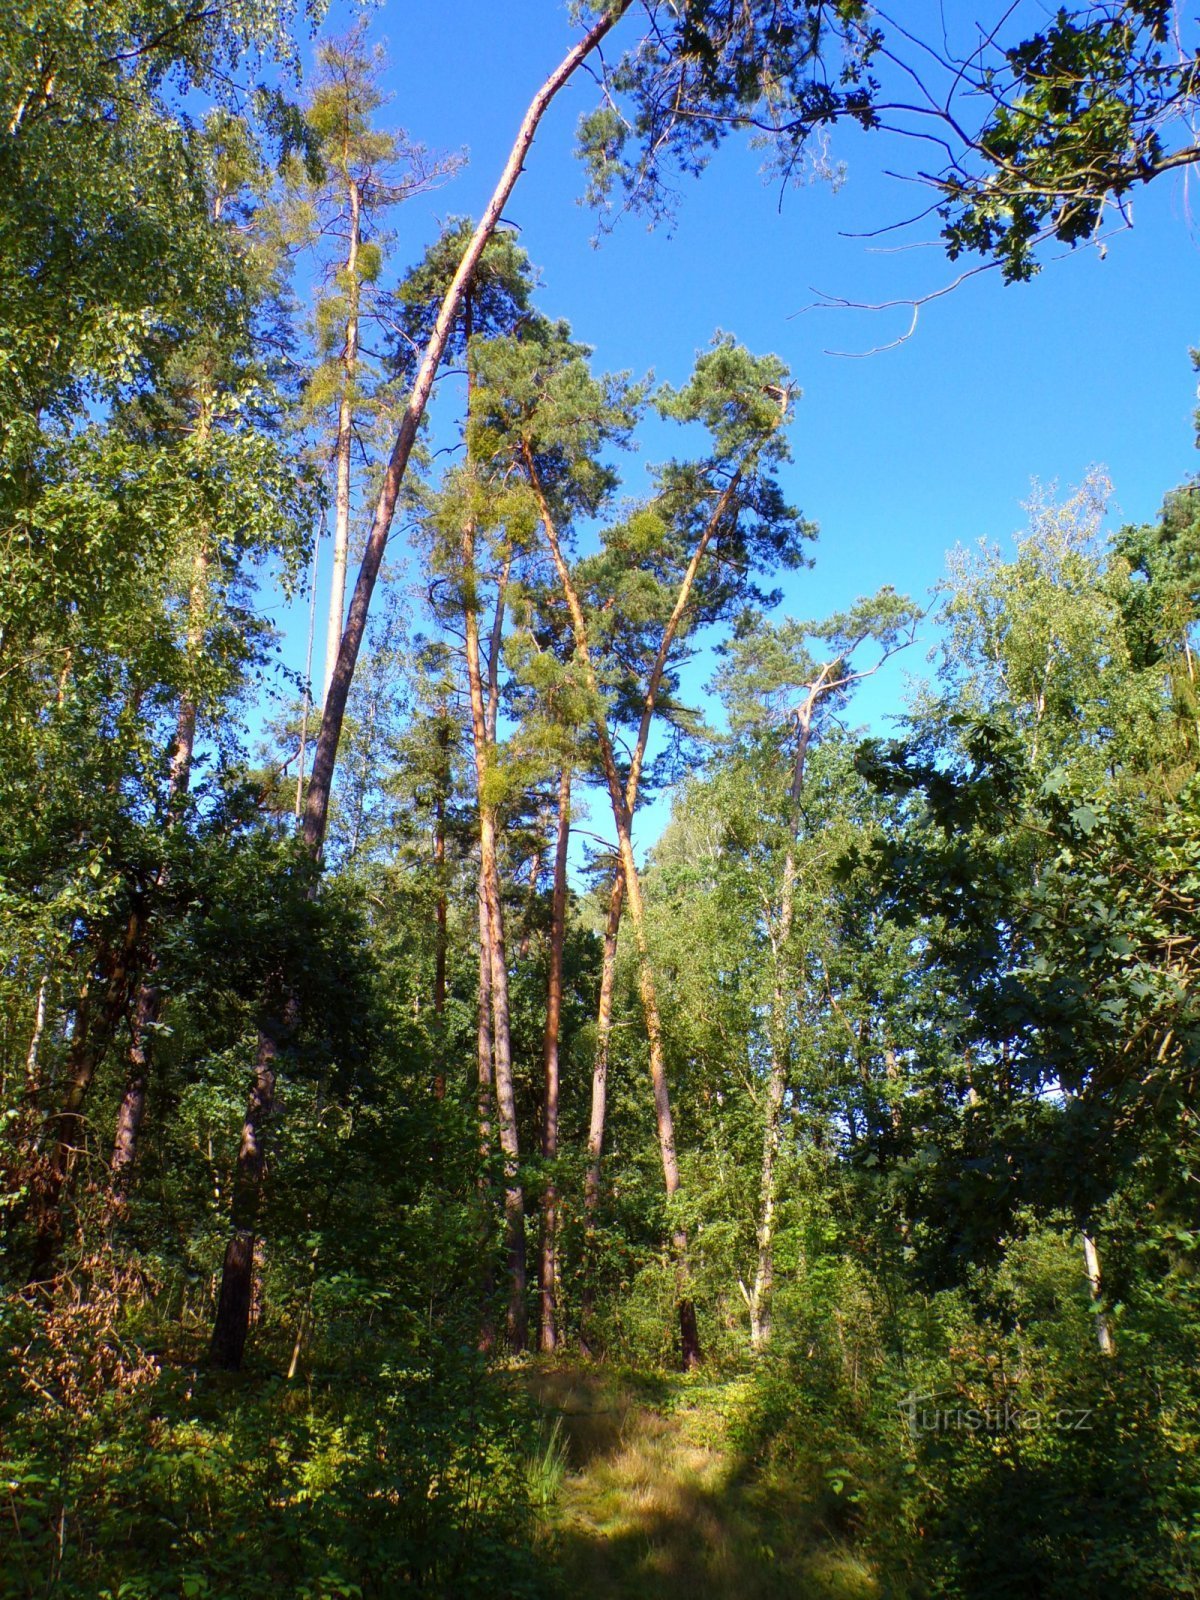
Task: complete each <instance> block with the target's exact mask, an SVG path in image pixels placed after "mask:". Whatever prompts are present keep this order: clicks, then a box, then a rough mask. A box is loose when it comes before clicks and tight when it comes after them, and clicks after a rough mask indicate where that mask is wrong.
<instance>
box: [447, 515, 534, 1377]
mask: <svg viewBox="0 0 1200 1600" xmlns="http://www.w3.org/2000/svg"><path fill="white" fill-rule="evenodd" d="M462 572H463V585H464V590H465V603H464V607H463V612H464V637H465V646H466V648H465V654H466V664H467V686H468V690H469V695H470V703H471V740H472V745H473V748H474V753H475V779H476V789H477V793H478V796H479V873H480V887H481V894H482V900H483V904H484V907H485V909H486V914H487V947H488V958H489V960H488V987H489V992H490V995H491V1057H492V1066H493V1072H494V1086H495V1097H496V1122H497V1134H498V1137H499V1142H500V1151H501V1156H502V1159H503V1162H504V1222H505V1243H506V1248H507V1255H508V1271H509V1304H508V1321H507V1332H508V1341H509V1345H510V1347H511V1348H512V1349H513V1350H523V1349H524V1348H525V1341H526V1334H527V1327H526V1324H527V1314H526V1309H525V1282H526V1277H525V1197H524V1195H523V1193H522V1190H521V1184H520V1177H519V1162H520V1148H519V1140H518V1135H517V1111H516V1097H515V1095H514V1092H513V1078H512V1035H511V1026H510V1021H509V1002H508V959H507V953H506V949H505V939H504V905H503V900H502V896H501V887H500V865H499V857H498V852H497V844H496V808H495V806H494V804H493V803H492V801H491V799H490V797H489V772H490V766H491V759H492V751H493V749H494V744H495V718H496V714H497V709H498V698H499V680H498V673H499V645H500V635H501V631H502V628H503V616H504V604H505V587H506V578H507V574H506V573H505V574H504V575H503V576H502V577H501V581H500V584H499V591H498V594H497V598H496V614H495V619H494V621H493V625H492V638H491V645H492V648H491V651H490V654H489V660H488V695H487V699H486V700H485V697H484V683H483V670H482V663H481V652H480V647H479V612H478V604H477V599H476V592H475V591H476V584H477V581H478V574H477V570H476V565H475V529H474V526H473V524H471V523H469V522H468V523H467V524H466V525H465V526H464V529H463V534H462ZM481 1049H482V1044H481Z"/></svg>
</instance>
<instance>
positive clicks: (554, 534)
mask: <svg viewBox="0 0 1200 1600" xmlns="http://www.w3.org/2000/svg"><path fill="white" fill-rule="evenodd" d="M527 465H528V466H529V468H530V478H531V482H532V484H533V486H534V490H535V493H536V494H537V496H538V500H539V503H540V510H541V516H542V525H543V528H544V529H545V533H546V541H547V543H548V544H549V546H550V554H551V557H552V559H553V561H554V568H555V571H556V573H557V574H558V580H559V583H560V585H561V586H562V591H563V596H564V598H565V600H566V602H567V610H568V611H569V613H570V616H571V626H572V629H573V632H574V636H575V650H576V654H577V655H578V656H579V659H580V662H581V664H582V666H583V669H584V675H585V678H586V681H587V685H588V688H589V690H590V691H591V694H592V696H593V700H594V703H595V706H596V715H595V727H596V742H597V744H598V745H599V747H600V759H601V762H602V765H603V768H604V775H605V779H606V781H607V784H608V793H609V799H610V800H611V802H612V811H613V821H614V823H615V825H616V829H617V844H618V849H619V853H620V860H621V872H622V875H623V877H624V879H625V898H626V899H627V901H628V903H629V919H630V921H631V922H632V924H633V934H634V942H635V944H636V947H637V955H638V993H639V995H640V997H641V1002H642V1015H643V1017H644V1019H645V1024H646V1039H647V1043H648V1045H649V1050H650V1079H651V1085H652V1088H653V1093H654V1120H655V1125H656V1127H657V1130H658V1148H659V1157H660V1159H661V1161H662V1169H663V1180H664V1183H665V1186H666V1191H667V1198H668V1199H669V1200H673V1199H674V1197H675V1195H676V1194H677V1193H678V1191H679V1162H678V1158H677V1156H676V1152H675V1126H674V1119H673V1117H672V1114H671V1097H670V1092H669V1089H668V1086H667V1073H666V1063H665V1059H664V1054H663V1038H662V1017H661V1014H660V1011H659V1006H658V993H657V990H656V988H655V982H654V969H653V966H652V965H651V961H650V945H649V941H648V939H647V935H646V912H645V905H644V902H643V900H642V888H641V882H640V879H639V877H638V870H637V862H636V859H635V857H634V853H633V837H632V833H631V821H632V818H631V816H630V812H629V808H628V806H627V805H626V803H625V791H624V788H623V787H622V784H621V775H620V772H619V771H618V769H617V761H616V756H615V754H614V752H613V745H612V737H611V735H610V733H609V729H608V717H607V715H606V713H605V711H604V702H603V700H602V698H601V694H600V685H599V683H598V681H597V678H596V669H595V666H594V664H593V662H592V656H591V646H590V642H589V639H588V630H587V621H586V619H585V617H584V614H583V607H582V605H581V604H580V601H579V595H578V593H577V591H576V589H575V584H574V582H573V580H572V578H571V573H570V569H569V568H568V567H567V564H566V561H565V559H564V557H563V553H562V547H561V546H560V544H559V540H558V531H557V529H556V528H555V526H554V519H553V518H552V516H551V515H550V508H549V506H548V504H547V502H546V499H545V496H544V495H543V494H542V492H541V485H540V482H539V480H538V477H537V473H536V471H535V470H534V468H533V463H532V460H530V459H528V458H527ZM672 1244H673V1249H674V1253H675V1262H676V1269H677V1271H678V1274H679V1298H678V1302H677V1306H678V1311H679V1333H680V1353H681V1357H682V1360H683V1365H684V1367H685V1368H689V1369H690V1368H692V1367H695V1366H697V1365H699V1362H700V1359H701V1351H700V1336H699V1330H698V1328H697V1325H696V1308H695V1306H694V1304H693V1303H692V1299H691V1295H690V1293H689V1291H688V1285H687V1250H688V1243H687V1232H686V1230H685V1229H683V1228H682V1227H676V1228H675V1231H674V1235H673V1240H672Z"/></svg>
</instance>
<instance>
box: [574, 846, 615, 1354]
mask: <svg viewBox="0 0 1200 1600" xmlns="http://www.w3.org/2000/svg"><path fill="white" fill-rule="evenodd" d="M624 903H625V875H624V873H623V872H622V871H621V869H620V867H619V866H618V868H617V870H616V872H615V873H614V874H613V881H612V888H611V890H610V891H609V896H608V920H607V922H606V924H605V928H604V958H603V963H602V965H601V968H600V1005H599V1008H598V1012H597V1018H596V1054H595V1056H594V1058H593V1060H592V1108H591V1117H590V1119H589V1122H588V1147H587V1153H588V1162H587V1173H586V1175H585V1177H584V1186H583V1213H584V1246H583V1248H584V1278H583V1295H582V1299H581V1304H580V1313H579V1324H580V1328H579V1342H580V1346H581V1348H582V1350H583V1353H584V1354H585V1355H591V1354H593V1353H594V1351H593V1348H592V1341H593V1334H592V1328H593V1322H594V1318H595V1306H596V1274H597V1271H598V1269H599V1262H598V1260H597V1255H598V1250H597V1242H596V1214H597V1212H598V1211H599V1208H600V1163H601V1158H602V1156H603V1153H604V1118H605V1113H606V1109H607V1104H608V1055H609V1048H610V1046H611V1044H612V1019H613V995H614V993H615V992H616V986H617V936H618V934H619V933H620V930H621V909H622V907H623V905H624Z"/></svg>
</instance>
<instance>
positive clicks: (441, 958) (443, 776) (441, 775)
mask: <svg viewBox="0 0 1200 1600" xmlns="http://www.w3.org/2000/svg"><path fill="white" fill-rule="evenodd" d="M437 742H438V752H439V757H440V764H439V767H438V774H437V792H436V794H435V797H434V802H433V870H434V876H435V878H436V891H437V903H436V906H435V909H434V924H435V927H436V930H437V931H436V934H435V939H436V943H435V946H434V952H433V1014H434V1016H435V1017H437V1018H438V1019H439V1020H440V1019H441V1018H442V1017H443V1016H444V1014H445V1011H446V957H447V944H448V940H447V925H446V922H447V906H446V796H447V794H448V793H449V790H450V772H449V767H450V729H449V727H448V726H447V723H446V720H445V708H444V707H443V712H442V723H441V726H440V727H439V728H438V736H437ZM444 1093H445V1079H444V1077H443V1079H442V1091H441V1094H439V1095H438V1098H439V1099H441V1098H442V1095H443V1094H444Z"/></svg>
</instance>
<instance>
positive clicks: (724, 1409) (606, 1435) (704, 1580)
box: [526, 1367, 880, 1600]
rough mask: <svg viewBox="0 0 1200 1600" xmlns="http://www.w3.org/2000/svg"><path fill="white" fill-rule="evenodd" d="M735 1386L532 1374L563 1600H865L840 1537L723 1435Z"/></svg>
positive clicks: (867, 1573)
mask: <svg viewBox="0 0 1200 1600" xmlns="http://www.w3.org/2000/svg"><path fill="white" fill-rule="evenodd" d="M740 1381H741V1380H738V1379H736V1378H734V1379H729V1380H726V1381H724V1382H715V1383H714V1382H706V1383H698V1382H696V1381H695V1380H692V1379H687V1378H682V1377H678V1378H672V1377H667V1376H662V1375H655V1376H652V1377H651V1376H635V1375H630V1374H629V1373H619V1374H618V1373H614V1372H612V1371H609V1370H606V1369H604V1368H602V1367H553V1368H545V1367H541V1368H535V1369H533V1370H532V1371H530V1372H528V1373H527V1375H526V1382H527V1385H528V1388H529V1390H530V1392H531V1394H532V1395H533V1397H534V1398H535V1400H536V1401H537V1402H538V1404H539V1405H540V1406H541V1408H542V1410H543V1411H544V1413H545V1415H546V1418H547V1430H548V1437H551V1436H554V1433H553V1430H554V1424H555V1421H556V1420H557V1419H561V1420H560V1421H559V1428H558V1433H557V1435H556V1436H554V1437H556V1438H557V1440H558V1441H559V1449H560V1452H561V1454H562V1456H563V1457H564V1458H565V1460H564V1462H563V1464H564V1465H565V1473H563V1474H562V1476H561V1482H560V1483H559V1485H558V1487H557V1493H556V1495H555V1498H554V1509H553V1513H552V1527H553V1541H554V1560H555V1564H556V1566H557V1567H558V1569H559V1571H560V1573H561V1578H562V1587H563V1592H564V1594H566V1595H568V1596H570V1597H571V1600H642V1597H647V1600H649V1597H652V1596H653V1597H658V1596H675V1595H679V1596H684V1597H688V1600H697V1597H699V1596H701V1595H703V1596H704V1597H705V1600H726V1597H730V1600H732V1597H734V1596H737V1597H738V1600H784V1597H786V1600H872V1597H874V1596H876V1595H878V1594H879V1592H880V1589H879V1585H878V1582H877V1580H876V1577H875V1575H874V1574H873V1572H872V1570H871V1568H870V1565H869V1563H867V1562H866V1561H865V1560H864V1559H863V1558H862V1556H861V1555H860V1554H859V1553H858V1552H856V1550H855V1548H854V1544H853V1540H852V1538H848V1537H845V1536H839V1535H838V1534H837V1532H836V1531H834V1530H832V1529H831V1528H830V1527H829V1525H828V1521H827V1519H826V1518H825V1516H824V1515H823V1513H822V1511H821V1509H820V1508H819V1507H818V1506H817V1505H816V1504H814V1503H813V1501H812V1500H811V1498H808V1497H806V1495H805V1494H804V1493H802V1492H800V1491H799V1490H797V1489H793V1488H792V1487H790V1486H789V1485H787V1484H785V1483H780V1482H777V1481H774V1480H773V1479H770V1478H766V1477H764V1476H763V1475H762V1474H760V1473H759V1472H757V1471H756V1470H755V1469H754V1468H753V1466H751V1465H749V1464H747V1463H746V1462H745V1461H744V1460H743V1459H742V1457H741V1455H740V1453H739V1452H738V1450H737V1449H736V1448H735V1446H734V1444H733V1442H732V1440H731V1437H730V1426H729V1417H730V1415H731V1411H732V1410H733V1409H735V1408H736V1401H737V1387H738V1385H739V1382H740Z"/></svg>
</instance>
